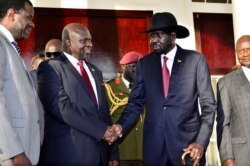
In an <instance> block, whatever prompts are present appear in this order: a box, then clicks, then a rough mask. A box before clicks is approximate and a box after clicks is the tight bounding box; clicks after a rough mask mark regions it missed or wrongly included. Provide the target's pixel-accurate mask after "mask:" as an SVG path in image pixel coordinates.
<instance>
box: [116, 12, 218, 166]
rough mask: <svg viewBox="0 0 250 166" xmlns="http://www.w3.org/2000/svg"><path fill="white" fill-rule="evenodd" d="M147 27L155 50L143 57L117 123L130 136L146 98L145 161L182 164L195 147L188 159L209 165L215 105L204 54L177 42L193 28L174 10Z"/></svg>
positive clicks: (154, 18) (157, 17)
mask: <svg viewBox="0 0 250 166" xmlns="http://www.w3.org/2000/svg"><path fill="white" fill-rule="evenodd" d="M145 32H146V33H149V35H150V44H151V46H152V47H153V50H154V51H153V52H152V53H150V54H149V55H147V56H145V57H144V58H141V59H140V61H139V62H138V65H137V71H136V78H135V79H134V83H133V88H132V92H131V95H130V98H129V102H128V105H127V107H126V109H125V111H124V113H123V115H122V117H121V118H120V120H119V121H118V124H117V125H114V126H113V127H114V128H115V129H116V131H117V133H118V134H120V136H121V135H122V136H125V135H126V133H127V132H128V131H129V129H130V128H131V127H132V126H133V124H134V123H135V122H136V119H137V118H138V117H139V115H140V113H141V111H142V110H143V106H144V104H146V117H145V124H144V131H143V132H144V135H143V161H144V165H152V166H153V165H154V166H155V165H167V166H172V165H174V166H180V165H181V156H182V154H183V153H184V152H186V151H190V154H189V156H190V157H187V161H186V163H187V165H202V166H205V150H206V149H207V146H208V143H209V138H210V136H211V133H212V128H213V123H214V116H215V110H216V102H215V99H214V94H213V90H212V86H211V80H210V73H209V69H208V65H207V63H206V60H205V57H204V56H203V55H201V54H200V53H198V52H196V51H192V50H185V49H182V48H181V47H180V46H178V45H177V44H176V43H175V40H176V38H185V37H187V36H189V31H188V29H187V28H185V27H184V26H181V25H178V24H177V21H176V19H175V17H174V15H172V14H171V13H167V12H164V13H156V14H154V15H153V17H152V21H151V27H150V28H149V29H148V30H146V31H145ZM198 101H199V103H200V108H201V109H200V111H199V106H198Z"/></svg>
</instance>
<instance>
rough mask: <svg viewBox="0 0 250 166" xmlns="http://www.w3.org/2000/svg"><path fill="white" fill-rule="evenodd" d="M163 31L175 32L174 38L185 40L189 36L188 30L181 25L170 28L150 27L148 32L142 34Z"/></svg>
mask: <svg viewBox="0 0 250 166" xmlns="http://www.w3.org/2000/svg"><path fill="white" fill-rule="evenodd" d="M159 30H162V31H165V32H176V38H179V39H181V38H185V37H188V36H189V30H188V29H187V28H186V27H184V26H181V25H176V26H172V27H164V26H163V27H151V28H149V29H148V30H146V31H144V33H150V32H155V31H159Z"/></svg>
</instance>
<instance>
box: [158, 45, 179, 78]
mask: <svg viewBox="0 0 250 166" xmlns="http://www.w3.org/2000/svg"><path fill="white" fill-rule="evenodd" d="M176 51H177V46H176V45H175V46H174V48H173V49H172V50H171V51H169V52H168V53H167V54H161V66H163V63H164V60H163V57H164V56H166V57H167V58H168V60H167V67H168V71H169V75H171V72H172V68H173V64H174V58H175V54H176Z"/></svg>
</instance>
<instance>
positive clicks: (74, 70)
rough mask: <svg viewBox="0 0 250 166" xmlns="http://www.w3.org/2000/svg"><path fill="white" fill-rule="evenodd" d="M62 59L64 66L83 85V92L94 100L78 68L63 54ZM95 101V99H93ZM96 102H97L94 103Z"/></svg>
mask: <svg viewBox="0 0 250 166" xmlns="http://www.w3.org/2000/svg"><path fill="white" fill-rule="evenodd" d="M60 58H61V59H62V61H63V62H64V64H65V65H66V68H68V70H69V71H70V72H71V74H72V75H74V76H75V78H76V79H77V80H78V82H79V83H80V84H81V86H80V87H81V88H83V90H84V91H85V92H86V93H87V94H88V96H89V97H90V98H91V99H92V97H91V94H90V93H89V90H88V88H87V85H86V83H85V81H84V80H83V78H82V76H81V75H80V74H79V72H78V71H77V70H76V68H75V67H74V66H73V65H72V64H71V62H70V61H69V60H68V58H67V57H66V56H65V55H64V54H62V55H61V56H60ZM92 100H94V99H92ZM94 102H95V101H94Z"/></svg>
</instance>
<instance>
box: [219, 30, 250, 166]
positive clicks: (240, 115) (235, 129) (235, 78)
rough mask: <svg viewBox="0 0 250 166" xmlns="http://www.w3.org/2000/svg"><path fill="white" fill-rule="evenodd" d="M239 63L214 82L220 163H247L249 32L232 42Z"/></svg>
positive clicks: (249, 136) (249, 132)
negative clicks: (216, 96) (234, 45)
mask: <svg viewBox="0 0 250 166" xmlns="http://www.w3.org/2000/svg"><path fill="white" fill-rule="evenodd" d="M236 54H237V57H238V60H239V63H240V64H241V66H240V67H239V68H238V69H235V70H234V71H232V72H231V73H229V74H227V75H225V76H224V77H223V78H221V79H220V80H219V82H218V115H217V135H218V148H219V153H220V158H221V162H222V165H223V166H235V165H237V166H248V165H250V160H249V156H250V141H249V140H250V121H249V119H250V102H249V98H250V35H243V36H241V37H240V38H239V39H238V41H237V43H236Z"/></svg>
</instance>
